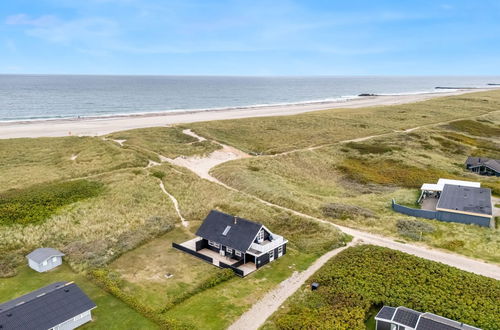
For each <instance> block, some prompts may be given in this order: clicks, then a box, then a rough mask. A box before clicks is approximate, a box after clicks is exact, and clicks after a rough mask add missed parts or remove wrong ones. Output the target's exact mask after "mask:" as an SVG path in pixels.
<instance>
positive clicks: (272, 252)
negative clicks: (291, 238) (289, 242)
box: [268, 249, 274, 260]
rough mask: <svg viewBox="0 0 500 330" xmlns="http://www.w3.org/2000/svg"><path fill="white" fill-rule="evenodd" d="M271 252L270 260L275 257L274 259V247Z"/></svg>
mask: <svg viewBox="0 0 500 330" xmlns="http://www.w3.org/2000/svg"><path fill="white" fill-rule="evenodd" d="M268 253H269V260H271V256H272V257H273V259H274V249H272V250H271V251H269V252H268Z"/></svg>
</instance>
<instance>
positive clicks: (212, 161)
mask: <svg viewBox="0 0 500 330" xmlns="http://www.w3.org/2000/svg"><path fill="white" fill-rule="evenodd" d="M182 132H183V133H184V134H187V135H190V136H192V137H195V138H197V139H198V141H206V139H205V138H204V137H202V136H199V135H197V134H196V133H194V132H192V131H191V130H189V129H186V130H183V131H182ZM213 142H215V143H217V144H219V145H220V146H222V148H221V149H219V150H216V151H214V152H212V153H210V154H209V155H206V156H192V157H185V156H181V157H177V158H175V159H169V158H165V159H164V160H165V161H168V162H169V163H171V164H174V165H177V166H182V167H185V168H188V169H189V170H191V171H192V172H194V173H196V174H197V175H198V176H200V177H202V178H203V179H207V180H210V181H213V182H217V183H219V181H218V180H216V179H215V178H214V177H212V176H211V175H210V174H209V172H210V169H211V168H213V167H215V166H217V165H219V164H222V163H225V162H227V161H230V160H235V159H240V158H247V157H250V155H248V154H246V153H244V152H243V151H241V150H238V149H236V148H233V147H231V146H228V145H225V144H222V143H218V142H217V141H213Z"/></svg>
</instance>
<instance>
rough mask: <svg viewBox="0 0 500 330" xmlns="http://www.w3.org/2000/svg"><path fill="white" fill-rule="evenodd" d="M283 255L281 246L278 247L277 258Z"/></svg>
mask: <svg viewBox="0 0 500 330" xmlns="http://www.w3.org/2000/svg"><path fill="white" fill-rule="evenodd" d="M280 254H283V245H280V246H278V256H279V255H280Z"/></svg>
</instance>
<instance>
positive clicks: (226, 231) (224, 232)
mask: <svg viewBox="0 0 500 330" xmlns="http://www.w3.org/2000/svg"><path fill="white" fill-rule="evenodd" d="M230 229H231V226H227V227H226V229H224V231H223V232H222V236H226V235H227V233H229V230H230Z"/></svg>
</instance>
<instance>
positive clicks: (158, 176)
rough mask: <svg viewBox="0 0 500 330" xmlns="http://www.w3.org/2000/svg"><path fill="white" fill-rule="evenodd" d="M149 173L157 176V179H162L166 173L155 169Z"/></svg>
mask: <svg viewBox="0 0 500 330" xmlns="http://www.w3.org/2000/svg"><path fill="white" fill-rule="evenodd" d="M151 175H152V176H154V177H155V178H158V179H160V180H162V179H163V178H164V177H165V175H166V174H165V172H162V171H158V170H157V171H153V172H152V173H151Z"/></svg>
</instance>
